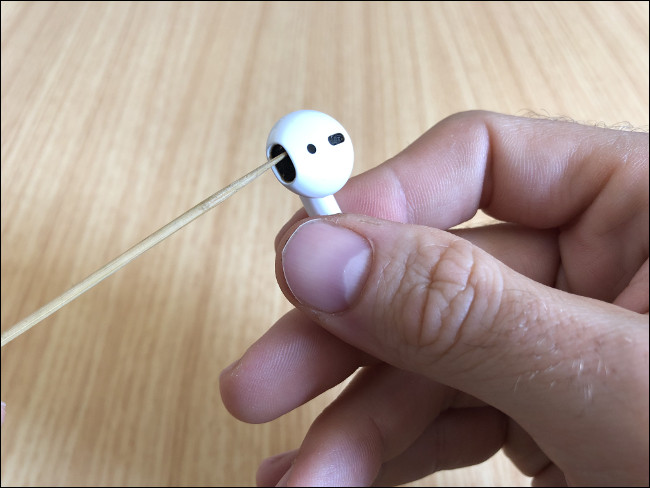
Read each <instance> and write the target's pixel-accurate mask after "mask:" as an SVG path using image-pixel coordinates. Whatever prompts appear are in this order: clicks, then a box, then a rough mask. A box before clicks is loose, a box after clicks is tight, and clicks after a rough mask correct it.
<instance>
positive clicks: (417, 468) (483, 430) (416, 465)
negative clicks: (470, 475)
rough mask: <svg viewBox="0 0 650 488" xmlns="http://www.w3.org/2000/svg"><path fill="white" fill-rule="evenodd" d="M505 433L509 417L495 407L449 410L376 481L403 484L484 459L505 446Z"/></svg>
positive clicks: (384, 467) (383, 483)
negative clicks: (506, 417) (506, 418)
mask: <svg viewBox="0 0 650 488" xmlns="http://www.w3.org/2000/svg"><path fill="white" fill-rule="evenodd" d="M505 433H506V420H505V417H504V416H503V414H502V413H500V412H498V411H497V410H495V409H493V408H489V407H483V408H462V409H450V410H447V411H445V412H443V413H442V414H441V415H440V416H439V417H438V418H437V419H436V420H435V421H434V422H432V423H431V425H429V427H427V429H426V430H425V431H424V432H423V433H422V435H421V436H420V437H419V438H418V439H417V440H416V441H415V442H414V443H413V444H412V445H411V446H409V448H408V449H407V450H406V451H404V452H402V453H401V454H400V455H399V456H397V457H395V458H393V459H391V460H390V461H388V462H386V463H384V465H383V466H382V468H381V471H380V473H379V476H378V477H377V479H376V480H375V482H374V485H375V486H397V485H402V484H404V483H409V482H411V481H415V480H418V479H420V478H423V477H425V476H428V475H430V474H432V473H435V472H437V471H442V470H447V469H457V468H462V467H465V466H473V465H475V464H479V463H482V462H483V461H485V460H486V459H488V458H490V457H491V456H492V455H494V454H495V453H496V452H497V451H498V450H499V449H500V448H501V446H502V445H503V441H504V438H505V435H506V434H505Z"/></svg>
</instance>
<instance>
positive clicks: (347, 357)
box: [219, 310, 376, 423]
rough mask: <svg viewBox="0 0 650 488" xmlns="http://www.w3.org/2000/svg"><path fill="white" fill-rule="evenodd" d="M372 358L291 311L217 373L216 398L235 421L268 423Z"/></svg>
mask: <svg viewBox="0 0 650 488" xmlns="http://www.w3.org/2000/svg"><path fill="white" fill-rule="evenodd" d="M372 362H376V360H375V359H371V358H370V357H369V356H367V355H366V354H364V353H362V352H361V351H359V350H357V349H355V348H353V347H352V346H350V345H348V344H346V343H344V342H342V341H341V340H339V339H338V338H336V337H334V336H333V335H331V334H330V333H329V332H327V331H325V330H324V329H322V328H321V327H319V326H318V325H316V324H315V323H314V322H312V321H311V320H310V319H309V318H308V317H307V316H305V315H304V314H303V313H302V312H300V311H298V310H293V311H291V312H289V313H287V314H286V315H285V316H284V317H282V318H281V319H280V320H279V321H278V322H277V323H276V324H275V325H274V326H273V327H272V328H271V329H270V330H269V331H268V332H267V333H266V334H264V336H262V337H261V338H260V339H259V340H258V341H257V342H256V343H255V344H253V345H252V346H251V347H250V348H249V349H248V350H247V351H246V353H245V354H244V355H243V356H242V358H241V359H239V360H238V361H236V362H235V363H233V364H232V365H231V366H229V367H228V368H226V369H225V370H224V371H223V372H222V373H221V377H220V381H219V385H220V389H221V397H222V399H223V402H224V405H225V406H226V408H227V409H228V411H230V412H231V413H232V414H233V415H234V416H235V417H237V418H239V419H240V420H244V421H246V422H251V423H260V422H268V421H270V420H273V419H275V418H277V417H279V416H280V415H283V414H285V413H287V412H289V411H290V410H293V409H294V408H296V407H297V406H299V405H302V404H303V403H305V402H306V401H308V400H311V399H312V398H314V397H315V396H317V395H319V394H320V393H322V392H323V391H326V390H328V389H329V388H331V387H333V386H335V385H337V384H338V383H340V382H341V381H343V380H344V379H346V378H347V377H348V376H349V375H351V374H352V373H353V372H354V371H355V370H356V369H357V368H358V367H359V366H361V365H362V364H371V363H372Z"/></svg>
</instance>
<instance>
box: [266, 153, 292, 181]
mask: <svg viewBox="0 0 650 488" xmlns="http://www.w3.org/2000/svg"><path fill="white" fill-rule="evenodd" d="M283 152H285V150H284V148H283V147H282V146H281V145H280V144H276V145H275V146H273V147H272V148H271V159H273V158H274V157H276V156H278V155H279V154H282V153H283ZM275 169H277V170H278V174H279V175H280V178H282V181H284V182H285V183H291V182H292V181H293V180H295V179H296V167H295V166H294V165H293V161H291V158H290V157H289V155H288V154H287V155H286V156H285V157H283V158H282V159H281V160H280V162H279V163H277V164H276V165H275Z"/></svg>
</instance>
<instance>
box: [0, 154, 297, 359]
mask: <svg viewBox="0 0 650 488" xmlns="http://www.w3.org/2000/svg"><path fill="white" fill-rule="evenodd" d="M285 155H286V153H284V152H283V153H282V154H279V155H278V156H276V157H274V158H272V159H270V160H269V161H267V162H265V163H264V164H263V165H261V166H260V167H259V168H257V169H254V170H253V171H251V172H250V173H248V174H247V175H245V176H242V177H241V178H239V179H238V180H237V181H234V182H233V183H231V184H230V185H228V186H227V187H225V188H223V189H221V190H219V191H218V192H216V193H214V194H212V195H211V196H209V197H208V198H206V199H205V200H203V201H202V202H201V203H199V204H198V205H195V206H194V207H192V208H191V209H189V210H188V211H187V212H185V213H184V214H182V215H180V216H178V217H176V218H175V219H174V220H172V221H171V222H170V223H168V224H167V225H165V226H163V227H161V228H160V229H158V230H157V231H156V232H154V233H153V234H151V235H150V236H149V237H146V238H145V239H144V240H142V241H140V242H139V243H138V244H136V245H135V246H133V247H132V248H131V249H129V250H128V251H126V252H124V253H122V254H121V255H119V256H118V257H117V258H115V259H113V260H112V261H111V262H110V263H108V264H106V265H104V266H102V267H101V268H100V269H98V270H97V271H95V272H94V273H93V274H91V275H90V276H88V277H87V278H86V279H84V280H83V281H81V282H79V283H77V284H76V285H75V286H73V287H72V288H70V289H69V290H68V291H66V292H65V293H63V294H62V295H60V296H59V297H57V298H55V299H54V300H52V301H51V302H49V303H48V304H46V305H44V306H42V307H41V308H39V309H38V310H36V311H35V312H34V313H32V314H31V315H29V316H27V317H25V318H24V319H23V320H21V321H20V322H18V323H17V324H16V325H14V326H13V327H11V328H10V329H9V330H7V331H6V332H4V333H3V334H2V345H1V346H0V347H4V346H5V345H6V344H7V343H9V342H10V341H12V340H13V339H15V338H16V337H18V336H19V335H20V334H22V333H23V332H27V331H28V330H29V329H31V328H32V327H34V326H35V325H36V324H38V323H39V322H40V321H41V320H43V319H45V318H47V317H49V316H50V315H52V314H53V313H54V312H56V311H57V310H59V309H60V308H61V307H63V306H65V305H67V304H68V303H70V302H71V301H72V300H74V299H75V298H77V297H78V296H79V295H81V294H82V293H84V292H86V291H88V290H90V289H91V288H92V287H93V286H95V285H96V284H98V283H100V282H101V281H102V280H104V279H105V278H108V277H109V276H110V275H112V274H113V273H115V272H116V271H117V270H119V269H121V268H122V267H124V266H126V265H127V264H128V263H130V262H131V261H133V260H134V259H135V258H137V257H138V256H140V255H141V254H143V253H144V252H146V251H148V250H149V249H151V248H152V247H153V246H155V245H156V244H158V243H159V242H161V241H163V240H165V239H167V238H168V237H169V236H171V235H172V234H173V233H174V232H176V231H177V230H179V229H181V228H182V227H185V226H186V225H187V224H189V223H190V222H192V221H193V220H195V219H197V218H198V217H200V216H201V215H203V214H204V213H206V212H207V211H208V210H210V209H212V208H214V207H216V206H217V205H219V204H220V203H221V202H223V201H224V200H226V199H227V198H228V197H230V196H232V195H233V194H234V193H235V192H237V191H238V190H240V189H242V188H243V187H244V186H246V185H247V184H248V183H250V182H251V181H253V180H254V179H255V178H257V177H258V176H260V175H261V174H262V173H264V172H265V171H266V170H268V169H269V168H270V167H271V166H273V165H275V164H277V163H278V162H279V161H280V160H281V159H282V158H283V157H284V156H285Z"/></svg>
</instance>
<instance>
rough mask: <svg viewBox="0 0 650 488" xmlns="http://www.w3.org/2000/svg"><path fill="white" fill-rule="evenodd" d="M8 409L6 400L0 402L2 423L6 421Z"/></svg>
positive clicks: (0, 423)
mask: <svg viewBox="0 0 650 488" xmlns="http://www.w3.org/2000/svg"><path fill="white" fill-rule="evenodd" d="M6 409H7V404H6V403H5V402H0V412H2V418H1V419H0V425H2V424H4V423H5V412H6Z"/></svg>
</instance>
